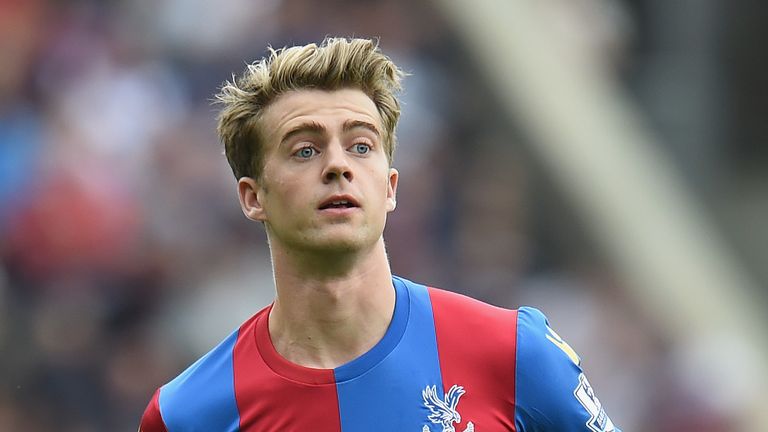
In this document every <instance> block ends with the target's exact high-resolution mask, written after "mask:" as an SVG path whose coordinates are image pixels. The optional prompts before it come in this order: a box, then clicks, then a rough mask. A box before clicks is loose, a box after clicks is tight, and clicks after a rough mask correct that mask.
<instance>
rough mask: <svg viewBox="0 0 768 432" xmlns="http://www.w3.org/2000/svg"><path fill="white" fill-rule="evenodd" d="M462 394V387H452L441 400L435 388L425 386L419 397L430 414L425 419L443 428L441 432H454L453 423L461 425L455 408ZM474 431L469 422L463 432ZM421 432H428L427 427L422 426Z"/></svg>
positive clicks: (459, 416) (459, 415)
mask: <svg viewBox="0 0 768 432" xmlns="http://www.w3.org/2000/svg"><path fill="white" fill-rule="evenodd" d="M464 393H466V391H465V390H464V387H462V386H459V385H454V386H453V387H451V389H450V390H448V393H446V394H445V396H444V397H443V398H442V399H441V398H440V396H438V394H437V388H436V387H435V386H431V387H430V386H427V387H426V388H425V389H424V390H422V391H421V397H422V398H423V399H424V406H426V407H427V408H429V411H430V412H431V414H430V415H429V417H427V418H428V419H429V421H431V422H432V423H433V424H437V425H441V426H442V427H443V430H442V432H456V428H455V427H453V425H454V423H461V414H459V412H458V411H457V410H456V406H457V405H458V404H459V399H461V396H462V395H464ZM474 431H475V425H474V424H473V423H472V422H469V423H467V427H466V428H465V429H464V431H463V432H474ZM421 432H430V428H429V426H427V425H424V427H423V428H422V429H421Z"/></svg>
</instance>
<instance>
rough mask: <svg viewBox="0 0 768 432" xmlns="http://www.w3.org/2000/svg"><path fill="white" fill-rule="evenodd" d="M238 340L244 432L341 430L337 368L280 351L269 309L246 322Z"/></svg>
mask: <svg viewBox="0 0 768 432" xmlns="http://www.w3.org/2000/svg"><path fill="white" fill-rule="evenodd" d="M240 334H241V337H240V338H239V339H238V341H237V343H236V344H235V349H234V369H235V394H236V399H237V405H238V407H239V411H240V430H241V431H242V432H284V431H328V432H339V431H340V430H341V427H340V425H339V409H338V399H337V397H336V385H335V383H334V382H333V370H330V369H311V368H305V367H302V366H299V365H296V364H293V363H290V362H288V360H286V359H284V358H283V357H281V356H280V354H278V353H277V351H276V350H275V348H274V345H273V344H272V341H271V338H270V336H269V308H267V309H266V310H263V311H262V312H260V313H259V314H257V315H256V317H255V318H254V319H252V320H250V321H248V322H246V323H245V324H244V325H243V326H242V327H241V329H240Z"/></svg>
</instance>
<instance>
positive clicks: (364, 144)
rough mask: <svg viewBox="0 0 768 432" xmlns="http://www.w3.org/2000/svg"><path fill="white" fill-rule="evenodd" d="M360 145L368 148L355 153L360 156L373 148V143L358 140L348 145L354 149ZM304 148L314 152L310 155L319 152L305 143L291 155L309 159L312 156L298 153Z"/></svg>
mask: <svg viewBox="0 0 768 432" xmlns="http://www.w3.org/2000/svg"><path fill="white" fill-rule="evenodd" d="M360 145H363V146H365V147H367V148H368V150H367V151H366V152H365V153H357V154H359V155H361V156H362V155H366V154H368V152H370V151H371V150H373V145H372V144H370V143H368V142H365V141H359V142H356V143H353V144H352V145H351V146H350V148H352V149H355V148H357V146H360ZM305 149H310V150H312V151H313V152H314V153H313V154H312V156H315V155H316V154H317V153H319V151H318V150H317V149H315V148H314V147H313V146H311V145H306V146H303V147H300V148H299V149H297V150H296V151H295V152H293V156H295V157H298V158H299V159H309V158H311V157H312V156H307V157H302V156H301V155H300V153H301V152H302V151H304V150H305Z"/></svg>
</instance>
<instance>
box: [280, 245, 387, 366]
mask: <svg viewBox="0 0 768 432" xmlns="http://www.w3.org/2000/svg"><path fill="white" fill-rule="evenodd" d="M272 263H273V270H274V274H275V286H276V288H277V297H276V299H275V303H274V305H273V307H272V311H271V312H270V316H269V332H270V336H271V337H272V342H273V344H274V346H275V349H276V350H277V352H278V353H280V354H281V355H282V356H283V357H285V358H286V359H288V360H289V361H291V362H293V363H296V364H299V365H302V366H306V367H314V368H326V369H332V368H335V367H337V366H340V365H342V364H344V363H347V362H349V361H351V360H353V359H355V358H357V357H359V356H360V355H362V354H364V353H365V352H367V351H368V350H370V349H371V348H372V347H373V346H374V345H376V343H377V342H378V341H379V340H381V338H382V337H383V336H384V334H385V333H386V330H387V327H388V326H389V323H390V321H391V320H392V313H393V311H394V307H395V292H394V289H393V287H392V274H391V271H390V268H389V262H388V261H387V256H386V252H385V249H384V241H383V240H382V239H379V240H378V241H377V242H376V244H375V245H374V246H373V247H372V248H371V249H370V250H368V251H364V252H360V251H358V252H356V253H339V254H337V255H332V254H328V253H325V254H311V253H305V254H301V253H289V252H288V251H286V250H284V249H283V248H280V247H276V245H272Z"/></svg>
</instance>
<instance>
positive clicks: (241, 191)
mask: <svg viewBox="0 0 768 432" xmlns="http://www.w3.org/2000/svg"><path fill="white" fill-rule="evenodd" d="M260 191H261V187H260V186H259V184H258V183H257V182H256V180H254V179H253V178H251V177H242V178H241V179H240V180H238V181H237V195H238V197H239V199H240V208H241V209H242V210H243V214H244V215H245V217H247V218H248V219H250V220H253V221H258V222H264V221H265V220H266V219H267V217H266V214H265V212H264V207H263V206H262V203H261V198H262V197H261V196H260V193H259V192H260Z"/></svg>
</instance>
